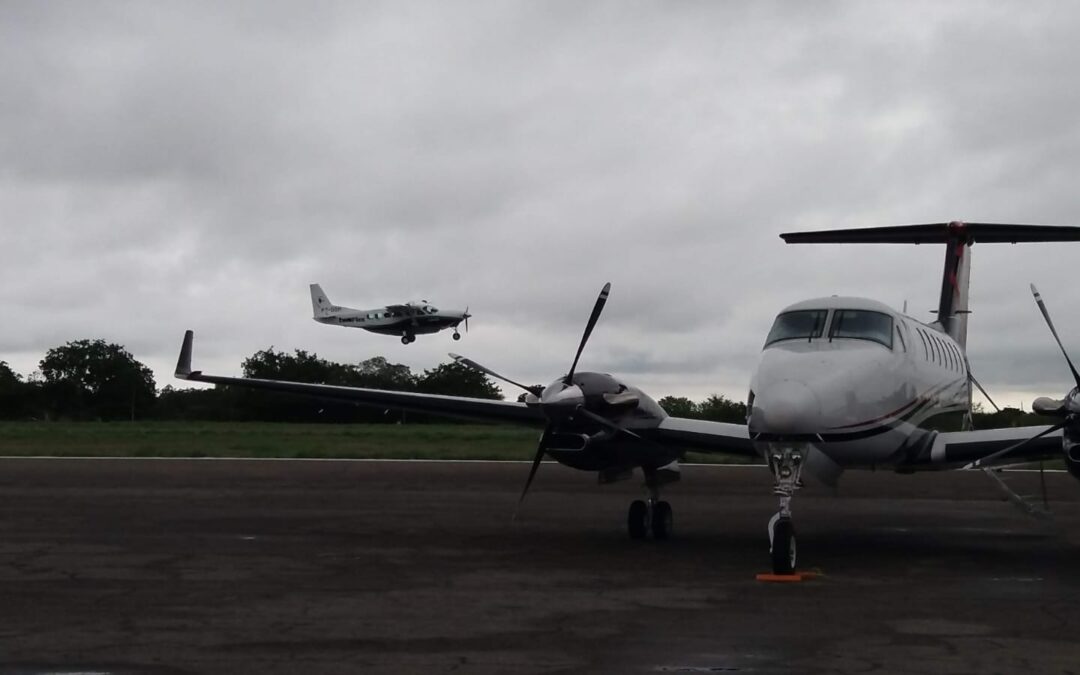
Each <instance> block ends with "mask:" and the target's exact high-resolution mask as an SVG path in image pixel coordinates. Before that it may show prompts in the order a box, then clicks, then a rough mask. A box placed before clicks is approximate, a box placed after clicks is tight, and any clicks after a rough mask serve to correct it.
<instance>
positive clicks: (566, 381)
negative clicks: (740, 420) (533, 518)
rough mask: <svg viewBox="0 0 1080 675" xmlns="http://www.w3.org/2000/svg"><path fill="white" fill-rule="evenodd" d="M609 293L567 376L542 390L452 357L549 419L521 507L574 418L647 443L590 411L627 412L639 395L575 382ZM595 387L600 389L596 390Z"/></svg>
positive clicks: (595, 310)
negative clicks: (517, 392) (559, 432)
mask: <svg viewBox="0 0 1080 675" xmlns="http://www.w3.org/2000/svg"><path fill="white" fill-rule="evenodd" d="M610 292H611V283H610V282H608V283H606V284H604V288H603V289H601V291H600V295H599V296H598V297H597V298H596V303H595V304H594V305H593V309H592V313H591V314H589V320H588V322H587V323H586V324H585V332H584V333H583V334H582V336H581V342H580V343H579V344H578V348H577V352H576V353H575V354H574V360H573V362H572V363H571V364H570V370H569V371H568V372H567V373H566V375H564V376H563V377H561V378H559V379H557V380H555V381H554V382H552V383H551V384H550V385H548V386H547V387H540V386H539V385H533V386H526V385H524V384H521V383H520V382H517V381H515V380H512V379H510V378H509V377H506V376H504V375H500V374H499V373H496V372H495V371H493V370H491V369H490V368H487V367H485V366H482V365H481V364H479V363H477V362H476V361H473V360H472V359H468V358H465V357H464V356H459V355H457V354H450V357H451V358H452V359H454V360H455V361H457V362H458V363H460V364H461V365H463V366H466V367H468V368H472V369H473V370H476V371H479V372H481V373H484V374H485V375H489V376H491V377H493V378H495V379H497V380H502V381H503V382H506V383H508V384H512V385H514V386H516V387H519V388H521V389H524V390H525V391H526V392H527V396H526V397H525V403H526V405H530V406H538V407H539V408H540V409H541V410H543V412H544V415H545V416H546V417H547V418H548V422H547V425H546V426H545V427H544V432H543V433H542V434H541V435H540V441H539V443H538V444H537V446H536V454H535V455H534V457H533V462H532V468H531V469H530V470H529V476H528V478H527V479H526V480H525V487H524V488H523V489H522V491H521V497H520V498H519V499H518V507H520V506H521V504H522V502H524V501H525V495H526V494H528V492H529V487H530V486H531V485H532V482H533V478H535V477H536V472H537V470H538V469H539V468H540V462H541V461H542V460H543V459H544V454H545V452H546V451H547V449H548V446H549V444H550V443H551V440H552V436H553V435H554V434H555V433H556V429H557V428H558V427H559V426H560V425H561V424H564V423H566V422H569V421H572V420H574V419H575V417H583V418H585V419H588V420H590V421H592V422H594V423H596V424H598V425H600V426H601V427H603V428H605V429H607V430H609V431H611V432H612V433H615V434H622V435H624V436H627V437H630V438H633V439H635V440H639V441H644V440H645V439H643V438H642V437H641V436H639V435H638V434H636V433H634V432H633V431H630V430H629V429H626V428H624V427H622V426H619V425H618V424H616V423H615V422H612V421H611V420H610V419H608V418H607V417H605V416H603V415H601V414H599V413H598V412H596V410H590V407H592V408H597V409H600V410H604V411H611V410H618V411H625V410H628V409H631V408H633V407H635V406H637V404H638V397H637V396H636V395H634V394H633V393H632V392H629V391H597V389H598V388H599V389H603V388H604V385H605V384H606V382H597V383H594V382H590V381H589V380H590V379H591V378H587V377H579V378H578V381H576V382H575V380H574V375H575V373H576V372H577V365H578V361H579V360H580V359H581V353H582V352H583V351H584V350H585V345H586V344H587V343H588V342H589V337H590V336H592V332H593V329H594V328H595V327H596V323H597V321H599V319H600V314H601V313H602V312H603V311H604V305H605V304H607V299H608V294H609V293H610ZM596 385H600V386H599V387H597V386H596ZM514 516H515V518H516V517H517V513H516V511H515V514H514Z"/></svg>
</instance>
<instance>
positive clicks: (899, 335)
mask: <svg viewBox="0 0 1080 675" xmlns="http://www.w3.org/2000/svg"><path fill="white" fill-rule="evenodd" d="M896 337H898V338H900V351H904V352H906V351H907V343H905V342H904V334H903V333H901V332H900V324H896Z"/></svg>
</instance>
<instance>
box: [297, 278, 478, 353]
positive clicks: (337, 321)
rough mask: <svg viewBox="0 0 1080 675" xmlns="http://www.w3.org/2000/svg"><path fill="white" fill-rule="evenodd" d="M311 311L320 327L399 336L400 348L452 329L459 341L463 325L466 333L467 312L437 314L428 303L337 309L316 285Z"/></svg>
mask: <svg viewBox="0 0 1080 675" xmlns="http://www.w3.org/2000/svg"><path fill="white" fill-rule="evenodd" d="M311 311H312V312H313V313H314V316H313V317H312V318H314V319H315V320H316V321H318V322H319V323H328V324H331V325H334V326H348V327H350V328H363V329H364V330H369V331H371V332H372V333H382V334H383V335H400V336H401V344H403V345H407V344H409V343H410V342H415V341H416V336H417V335H421V334H425V333H438V332H439V331H441V330H443V329H444V328H453V329H454V339H455V340H460V339H461V333H459V332H458V324H460V323H461V322H462V321H464V322H465V332H466V333H467V332H469V317H470V316H472V314H469V309H468V308H465V311H463V312H462V311H458V310H439V309H436V308H435V307H433V306H432V305H430V304H429V303H428V301H427V300H421V301H420V302H407V303H405V304H404V305H387V306H385V307H378V308H376V309H351V308H349V307H338V306H337V305H335V304H333V303H331V302H330V299H329V298H327V297H326V293H323V289H322V287H321V286H319V284H311Z"/></svg>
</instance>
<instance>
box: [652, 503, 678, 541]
mask: <svg viewBox="0 0 1080 675" xmlns="http://www.w3.org/2000/svg"><path fill="white" fill-rule="evenodd" d="M673 524H674V517H673V516H672V513H671V504H668V503H667V502H656V505H655V506H653V510H652V536H653V539H659V540H664V539H667V538H669V537H670V536H671V530H672V525H673Z"/></svg>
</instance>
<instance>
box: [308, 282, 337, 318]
mask: <svg viewBox="0 0 1080 675" xmlns="http://www.w3.org/2000/svg"><path fill="white" fill-rule="evenodd" d="M332 307H333V305H331V304H330V298H328V297H326V293H323V289H322V286H320V285H319V284H311V311H312V313H313V315H314V318H316V319H318V318H319V317H323V316H327V315H329V314H330V309H331V308H332Z"/></svg>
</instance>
